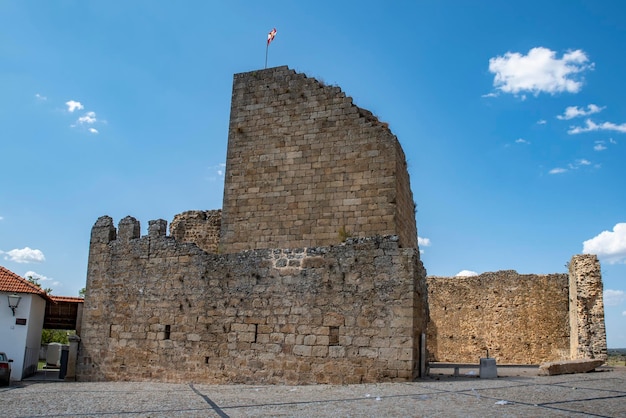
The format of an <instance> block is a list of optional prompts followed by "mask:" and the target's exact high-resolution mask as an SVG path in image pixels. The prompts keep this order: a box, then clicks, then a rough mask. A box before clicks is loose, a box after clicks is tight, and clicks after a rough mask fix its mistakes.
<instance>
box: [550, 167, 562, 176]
mask: <svg viewBox="0 0 626 418" xmlns="http://www.w3.org/2000/svg"><path fill="white" fill-rule="evenodd" d="M565 172H567V168H560V167H557V168H553V169H552V170H550V171H548V174H562V173H565Z"/></svg>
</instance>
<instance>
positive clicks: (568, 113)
mask: <svg viewBox="0 0 626 418" xmlns="http://www.w3.org/2000/svg"><path fill="white" fill-rule="evenodd" d="M605 108H606V107H600V106H596V105H594V104H590V105H587V110H585V108H583V107H578V106H568V107H567V108H565V113H563V114H562V115H558V116H557V117H556V118H557V119H561V120H569V119H574V118H577V117H579V116H588V115H592V114H594V113H599V112H601V111H602V110H604V109H605Z"/></svg>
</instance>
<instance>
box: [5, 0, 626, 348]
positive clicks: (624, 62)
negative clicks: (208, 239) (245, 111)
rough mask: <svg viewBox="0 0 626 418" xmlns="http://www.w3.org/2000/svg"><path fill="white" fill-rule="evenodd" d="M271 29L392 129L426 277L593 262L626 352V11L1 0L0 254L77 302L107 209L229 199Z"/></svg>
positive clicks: (278, 60) (139, 211)
mask: <svg viewBox="0 0 626 418" xmlns="http://www.w3.org/2000/svg"><path fill="white" fill-rule="evenodd" d="M273 27H276V29H277V35H276V38H275V40H274V42H273V43H272V44H271V46H270V49H269V60H268V66H278V65H288V66H289V67H290V68H293V69H295V70H297V71H299V72H304V73H306V74H307V75H309V76H312V77H316V78H318V79H321V80H323V81H324V82H325V83H327V84H336V85H338V86H340V87H341V88H342V90H343V91H344V92H346V94H348V95H349V96H352V97H353V98H354V102H355V103H356V104H357V105H359V106H360V107H363V108H366V109H368V110H371V111H372V112H373V113H374V114H376V115H377V116H378V117H379V118H380V119H381V120H383V121H385V122H388V123H389V125H390V128H391V129H392V131H393V132H394V133H395V134H396V135H397V137H398V139H399V140H400V142H401V143H402V145H403V147H404V150H405V153H406V156H407V160H408V165H409V170H410V174H411V181H412V188H413V193H414V198H415V201H416V203H417V208H418V212H417V215H416V216H417V225H418V230H419V235H420V242H421V249H422V251H423V254H422V259H423V261H424V264H425V266H426V268H427V270H428V273H429V274H431V275H440V276H454V275H456V274H458V273H460V272H462V271H464V270H466V271H467V272H476V273H482V272H485V271H496V270H501V269H515V270H517V271H518V272H520V273H557V272H565V271H566V268H565V264H566V263H567V262H568V261H569V259H570V257H571V256H572V255H573V254H577V253H581V252H583V251H585V252H592V253H597V254H598V255H599V256H600V259H601V261H602V271H603V277H604V285H605V304H606V323H607V334H608V344H609V347H626V326H624V323H625V322H626V264H625V263H626V224H624V223H626V214H625V212H624V208H626V188H625V187H624V179H626V164H625V161H626V159H625V157H626V100H625V99H624V98H625V97H626V83H625V82H624V74H626V56H625V55H624V53H623V51H624V45H626V3H623V2H622V1H582V0H568V1H558V0H554V1H527V2H523V4H517V2H506V1H475V2H467V1H445V0H440V1H434V0H432V1H413V2H409V1H404V2H402V1H398V2H373V1H333V2H329V1H318V2H315V3H311V2H296V1H292V2H282V1H271V2H251V1H250V2H249V1H229V2H217V1H215V2H211V1H185V2H171V1H159V0H151V1H132V2H129V1H119V0H108V1H88V0H83V1H73V0H66V1H62V0H59V1H30V2H23V1H11V0H8V1H7V0H5V1H2V2H0V37H1V38H0V63H1V65H0V145H1V146H0V155H1V156H2V159H1V161H2V164H1V165H0V175H1V179H2V186H1V187H0V252H1V254H0V263H1V264H2V265H3V266H5V267H6V268H8V269H10V270H12V271H14V272H15V273H17V274H19V275H22V276H26V275H29V274H31V275H35V276H37V277H40V278H41V281H42V284H43V285H44V286H45V287H51V288H52V289H53V291H54V292H53V293H54V294H57V295H76V294H77V293H78V290H79V289H80V288H82V287H83V286H84V285H85V278H86V270H87V256H88V245H89V234H90V230H91V227H92V226H93V224H94V223H95V221H96V219H97V218H98V217H99V216H102V215H109V216H112V217H113V218H114V220H115V222H118V221H119V220H120V219H121V218H123V217H124V216H127V215H131V216H134V217H136V218H137V219H139V220H140V221H141V223H142V228H143V231H144V233H145V230H146V227H147V223H148V221H149V220H152V219H159V218H162V219H166V220H168V221H170V220H171V219H172V217H173V216H174V215H175V214H176V213H180V212H183V211H186V210H192V209H216V208H219V207H221V202H222V193H223V175H224V163H225V156H226V143H227V135H228V118H229V111H230V95H231V88H232V76H233V74H234V73H239V72H246V71H252V70H256V69H259V68H263V66H264V60H265V41H266V37H267V32H268V31H269V30H271V29H272V28H273ZM469 274H471V273H469Z"/></svg>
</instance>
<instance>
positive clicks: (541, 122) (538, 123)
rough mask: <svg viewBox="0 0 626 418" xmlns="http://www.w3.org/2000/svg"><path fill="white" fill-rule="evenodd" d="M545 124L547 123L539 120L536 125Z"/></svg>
mask: <svg viewBox="0 0 626 418" xmlns="http://www.w3.org/2000/svg"><path fill="white" fill-rule="evenodd" d="M546 123H548V121H547V120H545V119H540V120H538V121H537V125H545V124H546Z"/></svg>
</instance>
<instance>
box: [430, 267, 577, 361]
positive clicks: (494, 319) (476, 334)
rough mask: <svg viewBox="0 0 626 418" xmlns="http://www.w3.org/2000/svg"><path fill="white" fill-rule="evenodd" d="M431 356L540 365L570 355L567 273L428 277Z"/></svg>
mask: <svg viewBox="0 0 626 418" xmlns="http://www.w3.org/2000/svg"><path fill="white" fill-rule="evenodd" d="M427 283H428V304H429V312H430V322H429V324H428V342H427V347H428V352H429V359H430V361H443V362H462V363H477V362H478V359H479V358H480V357H485V356H486V354H487V349H489V355H490V356H491V357H494V358H496V361H497V362H498V363H499V364H539V363H541V362H545V361H552V360H563V359H567V358H568V357H569V345H570V341H569V338H570V336H569V313H568V312H569V303H568V289H569V286H568V276H567V275H566V274H548V275H531V274H518V273H517V272H515V271H514V270H506V271H499V272H495V273H483V274H481V275H479V276H474V277H428V278H427Z"/></svg>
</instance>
